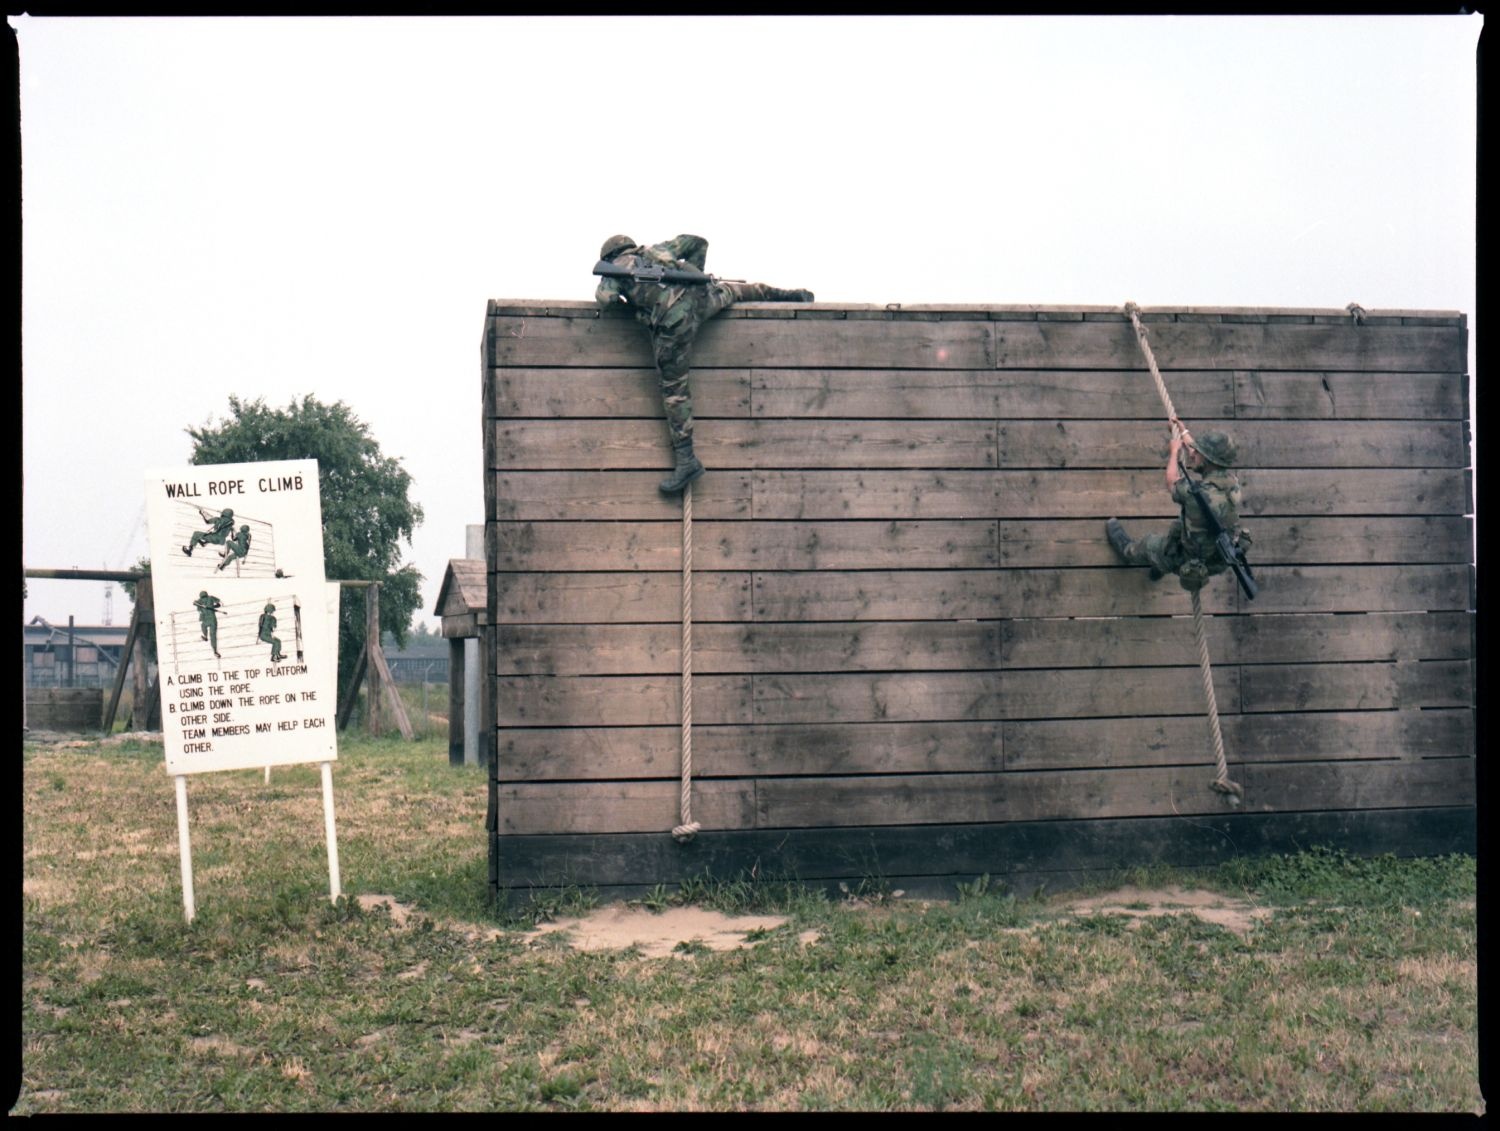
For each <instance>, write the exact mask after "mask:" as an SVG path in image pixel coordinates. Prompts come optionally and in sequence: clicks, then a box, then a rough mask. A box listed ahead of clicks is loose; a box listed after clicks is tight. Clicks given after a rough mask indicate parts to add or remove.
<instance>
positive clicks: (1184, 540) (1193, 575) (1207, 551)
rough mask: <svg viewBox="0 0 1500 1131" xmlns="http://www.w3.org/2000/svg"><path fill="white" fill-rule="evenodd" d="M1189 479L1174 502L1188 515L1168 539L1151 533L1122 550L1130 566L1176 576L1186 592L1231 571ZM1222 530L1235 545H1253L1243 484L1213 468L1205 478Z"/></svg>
mask: <svg viewBox="0 0 1500 1131" xmlns="http://www.w3.org/2000/svg"><path fill="white" fill-rule="evenodd" d="M1188 474H1191V473H1186V474H1184V475H1183V476H1182V478H1180V479H1178V480H1177V482H1176V483H1175V484H1174V485H1173V487H1172V499H1173V500H1174V501H1175V502H1176V503H1177V505H1178V506H1180V507H1181V508H1182V516H1181V517H1180V518H1178V519H1177V521H1176V522H1174V523H1172V525H1171V526H1169V527H1168V528H1167V530H1166V532H1165V533H1163V534H1147V535H1146V536H1145V537H1144V538H1138V539H1136V540H1135V541H1134V542H1132V543H1130V544H1129V545H1128V546H1126V547H1125V548H1124V549H1123V550H1122V551H1121V556H1122V557H1123V558H1124V559H1125V561H1126V562H1127V563H1129V564H1130V565H1138V566H1150V567H1151V569H1152V570H1153V571H1154V574H1157V575H1163V574H1168V573H1175V574H1177V576H1178V580H1179V581H1181V583H1182V587H1183V588H1184V589H1188V590H1192V589H1201V588H1202V587H1203V585H1204V583H1205V582H1207V581H1208V579H1209V578H1210V577H1214V576H1216V575H1218V574H1221V573H1223V572H1224V571H1225V570H1227V569H1228V568H1229V563H1228V562H1226V561H1225V560H1224V559H1223V557H1222V556H1221V555H1220V554H1219V549H1218V547H1217V546H1216V545H1215V539H1214V536H1213V534H1212V533H1210V532H1209V529H1208V523H1207V521H1206V520H1205V519H1204V517H1203V512H1202V510H1201V509H1200V508H1199V506H1198V501H1197V500H1196V499H1194V498H1193V494H1192V491H1191V490H1190V489H1189V487H1188V478H1187V476H1188ZM1199 482H1200V483H1201V484H1202V485H1203V489H1204V493H1205V494H1206V495H1207V496H1208V502H1209V505H1210V507H1211V508H1212V509H1213V512H1214V516H1215V517H1216V518H1217V519H1218V520H1219V525H1220V526H1222V527H1223V528H1224V529H1225V530H1227V531H1229V532H1230V537H1232V538H1233V539H1234V540H1235V542H1237V543H1239V544H1240V545H1241V546H1248V545H1249V543H1250V536H1249V534H1248V533H1246V532H1245V530H1244V528H1243V527H1241V526H1240V524H1239V522H1240V511H1239V507H1240V481H1239V478H1238V477H1237V476H1236V475H1235V474H1234V473H1233V472H1232V471H1229V470H1228V469H1227V468H1223V467H1213V468H1211V469H1209V470H1208V471H1207V472H1205V473H1204V474H1203V476H1202V477H1201V478H1200V479H1199Z"/></svg>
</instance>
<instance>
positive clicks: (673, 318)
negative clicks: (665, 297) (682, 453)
mask: <svg viewBox="0 0 1500 1131" xmlns="http://www.w3.org/2000/svg"><path fill="white" fill-rule="evenodd" d="M785 294H786V292H785V291H783V290H781V289H779V288H777V287H771V286H767V285H766V284H765V283H722V282H721V283H710V284H708V285H707V286H705V287H703V288H702V289H699V288H697V287H694V288H692V289H690V290H689V291H688V293H687V297H686V298H685V299H684V300H683V301H682V302H681V303H679V304H678V305H677V306H676V307H673V308H672V309H670V310H668V311H667V312H666V313H665V314H664V315H663V316H662V317H661V318H660V319H659V320H658V321H655V322H650V323H647V327H648V328H649V329H650V331H651V351H652V354H653V356H654V358H655V361H656V375H657V383H658V385H659V386H660V388H661V406H662V411H663V413H665V414H666V418H667V428H668V430H669V431H670V432H671V433H672V442H673V443H674V444H675V443H680V442H682V441H684V440H691V439H692V438H693V391H692V388H691V387H690V385H689V383H688V371H689V369H690V368H691V366H692V352H693V342H694V341H695V340H696V339H697V337H698V331H699V330H700V329H701V328H702V327H703V324H704V323H705V322H707V321H708V320H709V319H710V318H712V317H713V316H714V315H715V314H718V313H719V312H720V311H722V310H726V309H728V308H729V307H731V306H733V305H734V304H735V303H737V302H766V301H776V300H778V299H779V298H780V297H781V296H783V295H785Z"/></svg>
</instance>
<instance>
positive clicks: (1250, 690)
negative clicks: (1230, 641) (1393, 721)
mask: <svg viewBox="0 0 1500 1131" xmlns="http://www.w3.org/2000/svg"><path fill="white" fill-rule="evenodd" d="M1240 679H1241V686H1242V689H1243V692H1242V693H1243V696H1244V699H1243V703H1242V710H1244V711H1246V712H1251V711H1341V710H1378V709H1382V708H1412V707H1468V706H1471V705H1473V703H1474V667H1473V664H1472V663H1470V662H1469V661H1467V660H1430V661H1425V662H1424V661H1415V660H1413V661H1396V662H1393V663H1362V664H1306V665H1303V664H1290V665H1279V664H1269V665H1265V666H1255V665H1251V666H1246V667H1243V668H1241V669H1240Z"/></svg>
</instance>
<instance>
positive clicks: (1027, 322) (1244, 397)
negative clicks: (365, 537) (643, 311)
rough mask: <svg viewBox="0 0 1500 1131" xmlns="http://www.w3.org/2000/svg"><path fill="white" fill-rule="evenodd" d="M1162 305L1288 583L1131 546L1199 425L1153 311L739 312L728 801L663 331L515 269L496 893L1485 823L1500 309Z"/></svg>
mask: <svg viewBox="0 0 1500 1131" xmlns="http://www.w3.org/2000/svg"><path fill="white" fill-rule="evenodd" d="M1359 313H1360V315H1361V317H1360V318H1358V319H1357V318H1356V317H1355V316H1354V315H1352V314H1351V313H1349V312H1348V311H1343V310H1287V309H1274V310H1262V309H1256V310H1250V309H1243V308H1235V309H1217V308H1215V309H1204V308H1174V309H1161V308H1148V309H1147V310H1146V312H1145V314H1144V319H1143V320H1144V323H1145V325H1146V327H1147V329H1148V330H1149V333H1150V337H1151V342H1152V346H1153V349H1154V351H1155V355H1156V358H1157V361H1158V363H1159V364H1160V366H1161V368H1162V372H1163V376H1164V378H1165V380H1166V382H1167V384H1168V386H1169V387H1170V389H1171V393H1172V397H1173V400H1174V401H1175V404H1176V407H1177V410H1178V412H1179V413H1180V414H1181V415H1182V417H1183V419H1184V420H1186V421H1187V422H1188V424H1189V425H1190V426H1191V427H1193V428H1194V429H1203V428H1208V427H1222V428H1225V429H1227V430H1229V431H1231V432H1233V433H1234V435H1235V437H1236V439H1237V440H1238V442H1239V446H1240V450H1241V452H1242V458H1241V464H1242V469H1241V471H1240V477H1241V481H1242V483H1243V485H1244V491H1245V508H1244V511H1243V518H1244V520H1245V521H1246V523H1247V525H1248V526H1249V528H1250V529H1251V531H1252V533H1253V535H1254V538H1255V542H1254V550H1253V554H1252V561H1253V563H1254V565H1255V567H1256V572H1257V576H1258V577H1259V579H1260V580H1261V582H1262V584H1263V591H1262V594H1261V596H1260V598H1259V599H1258V600H1256V601H1255V602H1254V603H1253V604H1252V603H1250V602H1247V601H1245V600H1244V599H1243V598H1242V597H1241V596H1240V595H1239V594H1238V592H1237V591H1236V588H1235V586H1234V583H1233V580H1232V578H1230V577H1229V575H1225V576H1224V577H1221V578H1217V579H1215V580H1214V582H1213V583H1212V584H1211V585H1210V587H1209V588H1208V589H1206V590H1205V591H1204V607H1205V611H1206V612H1208V613H1209V614H1211V618H1210V620H1209V622H1208V628H1209V642H1210V649H1211V653H1212V656H1213V661H1214V676H1215V690H1216V696H1217V700H1218V705H1219V711H1220V714H1221V718H1222V722H1223V730H1224V739H1225V743H1226V747H1227V751H1228V759H1229V763H1230V769H1231V774H1232V776H1233V778H1234V779H1235V780H1236V781H1238V782H1240V783H1241V784H1242V785H1243V786H1244V790H1245V805H1244V807H1243V808H1242V809H1240V810H1238V811H1232V810H1229V809H1228V808H1227V807H1226V805H1225V803H1224V801H1223V799H1222V798H1221V797H1220V796H1219V795H1217V794H1215V793H1214V792H1212V791H1211V790H1210V789H1209V788H1208V781H1209V779H1210V778H1211V776H1212V773H1213V770H1212V754H1211V752H1210V751H1209V749H1208V742H1207V738H1206V734H1205V725H1206V724H1205V721H1204V715H1203V712H1204V704H1203V693H1202V686H1201V684H1200V681H1199V678H1198V671H1197V667H1196V653H1195V648H1194V637H1193V629H1192V621H1191V617H1190V615H1189V608H1190V605H1189V599H1188V595H1187V594H1186V593H1185V592H1184V591H1183V590H1182V589H1181V588H1180V587H1179V586H1178V585H1177V584H1176V582H1175V580H1174V579H1171V578H1168V579H1166V580H1165V581H1162V582H1158V583H1153V582H1151V581H1150V580H1149V578H1148V577H1147V575H1146V571H1144V570H1140V569H1129V568H1125V567H1122V566H1120V565H1118V564H1117V562H1116V560H1115V559H1114V557H1113V554H1112V552H1111V550H1110V547H1109V545H1108V544H1107V542H1106V541H1105V538H1104V530H1103V528H1104V520H1105V519H1106V518H1108V517H1111V516H1117V517H1119V518H1120V519H1121V521H1122V522H1124V523H1125V525H1126V527H1127V529H1128V530H1129V531H1130V532H1131V533H1132V534H1142V533H1146V532H1148V531H1150V530H1154V529H1161V528H1163V527H1165V526H1166V524H1167V523H1168V522H1169V521H1170V520H1171V519H1172V518H1173V517H1174V515H1175V509H1174V507H1173V505H1172V503H1171V501H1170V499H1169V498H1168V496H1167V493H1166V491H1165V489H1164V482H1163V476H1162V469H1163V466H1164V463H1165V454H1166V440H1167V428H1166V424H1165V421H1164V420H1163V419H1162V418H1161V405H1160V401H1159V399H1158V397H1157V394H1156V391H1155V389H1154V388H1153V385H1152V381H1151V378H1150V375H1149V373H1148V372H1147V369H1146V366H1145V363H1144V362H1143V360H1142V357H1141V354H1140V351H1139V346H1138V343H1137V342H1136V339H1135V335H1134V333H1133V331H1132V329H1131V326H1130V323H1129V321H1128V319H1127V318H1126V317H1125V315H1124V314H1123V313H1122V311H1121V310H1120V309H1118V308H1101V307H1066V308H1063V307H1015V306H1004V307H1002V306H961V307H960V306H934V307H918V308H912V307H906V308H889V309H888V308H884V307H869V306H847V305H829V304H818V305H810V306H801V305H784V304H746V305H743V306H739V307H735V308H732V309H731V310H730V311H728V312H726V313H725V314H724V315H722V316H720V318H718V319H716V320H715V321H714V322H713V323H711V324H709V325H708V326H707V327H705V329H704V330H703V332H702V333H701V335H700V337H699V340H698V346H697V349H696V352H695V357H694V372H693V386H694V396H695V404H696V410H697V421H698V427H697V433H696V438H697V448H698V454H699V455H700V456H701V458H702V459H703V461H704V463H705V464H706V465H707V467H708V468H709V473H708V475H706V476H705V477H704V478H703V479H702V480H700V481H699V483H698V484H697V485H696V487H695V495H694V513H695V519H696V527H695V534H694V547H695V549H694V555H695V556H694V565H695V576H694V585H695V594H696V596H695V598H694V620H695V625H696V627H695V631H696V634H697V635H696V643H695V647H694V657H693V669H694V673H695V675H694V679H695V684H694V687H695V691H694V703H695V718H694V749H695V755H694V781H693V795H692V796H693V813H694V817H695V818H696V819H697V820H698V821H699V822H701V824H702V826H703V831H702V832H701V833H700V834H699V835H698V837H697V838H696V839H695V840H694V841H692V842H691V843H689V844H686V845H682V844H678V843H676V842H675V841H674V840H673V839H672V837H671V836H670V835H669V830H670V829H671V828H672V827H673V825H674V824H675V823H676V821H677V811H678V788H679V787H678V781H677V773H678V753H677V751H678V726H677V720H678V710H679V695H680V686H679V684H680V677H679V675H678V672H679V670H680V669H679V661H680V656H679V643H678V641H679V625H678V618H679V615H680V580H679V574H678V569H679V561H680V537H681V533H680V504H679V502H678V501H677V500H674V499H666V498H663V497H662V496H661V495H659V494H658V493H657V491H656V486H655V485H656V481H657V479H658V478H659V477H660V475H661V473H662V471H663V469H665V468H666V467H667V465H668V448H667V444H666V432H665V426H664V424H663V423H662V419H661V410H660V403H659V398H658V393H657V389H656V381H655V373H654V370H653V369H652V368H651V358H650V352H649V349H648V346H647V342H646V337H645V334H644V332H643V331H642V330H641V329H640V328H639V327H638V326H636V325H635V324H634V323H633V322H632V321H631V320H630V319H629V318H628V317H623V316H617V315H614V314H601V313H600V312H599V311H597V310H596V309H595V308H594V307H593V305H592V304H589V303H581V302H551V303H542V302H532V301H525V300H495V301H492V302H491V303H490V304H489V308H488V312H487V317H486V324H485V334H484V339H483V345H482V370H483V396H484V400H483V403H484V447H485V468H486V471H485V508H486V511H485V517H486V524H487V525H486V545H487V586H488V605H489V608H488V620H489V624H488V625H487V626H485V627H484V630H483V631H484V648H483V650H484V653H485V656H486V665H487V679H486V688H487V689H488V691H489V692H490V693H491V694H490V702H489V703H487V704H486V706H485V715H484V718H485V720H486V721H485V725H486V726H487V727H488V728H489V729H490V730H491V731H492V733H493V734H494V757H493V758H492V760H491V764H490V765H491V770H490V806H489V817H488V822H487V824H488V830H487V835H488V838H489V846H490V883H491V888H492V891H493V892H494V893H495V894H496V895H499V896H505V895H508V894H509V893H513V892H516V891H520V890H525V889H527V888H529V887H534V886H550V885H559V884H587V885H592V886H595V887H597V888H598V889H600V890H601V892H606V893H612V894H632V893H635V892H639V891H641V890H644V889H646V888H649V887H651V886H653V885H655V884H657V883H668V884H671V883H676V882H679V881H681V880H682V879H685V878H688V877H691V876H700V875H702V874H703V873H704V872H705V871H708V872H709V873H712V874H714V875H718V876H721V877H726V878H728V877H733V876H735V875H738V874H741V873H750V872H753V873H754V874H756V875H759V876H783V877H787V878H795V879H798V880H801V881H803V882H808V883H825V884H828V885H830V886H831V885H834V884H836V883H839V882H843V883H846V884H849V883H854V882H858V881H861V880H868V879H871V878H878V879H880V880H882V881H884V882H888V883H890V884H892V885H893V886H899V887H903V888H905V889H907V890H909V891H911V890H931V891H936V892H942V891H946V892H948V893H951V892H952V890H953V884H954V882H955V881H960V880H966V879H969V878H972V877H973V876H975V875H977V874H981V873H989V874H990V875H992V876H995V877H1000V878H1004V879H1006V880H1007V881H1008V882H1010V883H1012V884H1013V885H1014V886H1016V887H1018V888H1022V887H1025V886H1027V885H1028V884H1031V883H1036V882H1041V881H1042V880H1047V879H1050V880H1052V881H1054V882H1057V881H1059V880H1061V879H1063V878H1065V877H1068V876H1072V875H1076V874H1078V873H1082V872H1088V871H1091V870H1094V869H1099V868H1109V867H1116V866H1119V865H1121V864H1126V863H1149V862H1153V861H1162V862H1170V863H1177V864H1190V863H1209V862H1212V861H1214V860H1218V859H1223V858H1225V856H1226V855H1232V854H1234V853H1237V852H1252V851H1258V850H1269V849H1278V850H1281V849H1292V848H1295V847H1297V846H1303V847H1306V846H1308V845H1309V844H1314V843H1325V844H1335V845H1339V846H1342V847H1344V848H1346V849H1348V850H1349V851H1352V852H1368V851H1396V852H1400V853H1404V854H1424V853H1430V852H1447V851H1462V850H1472V847H1473V842H1474V770H1475V765H1474V758H1475V743H1474V707H1475V699H1474V639H1473V623H1474V617H1473V610H1474V591H1473V565H1472V563H1473V540H1472V518H1471V515H1472V502H1471V500H1472V483H1471V478H1470V476H1471V472H1470V470H1469V469H1470V463H1471V460H1470V451H1471V447H1470V434H1469V424H1468V420H1469V410H1468V379H1467V375H1466V368H1467V363H1466V357H1467V327H1466V319H1465V317H1464V315H1462V314H1456V313H1448V312H1431V311H1378V310H1377V311H1370V312H1368V313H1365V312H1359Z"/></svg>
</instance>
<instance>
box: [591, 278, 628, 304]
mask: <svg viewBox="0 0 1500 1131" xmlns="http://www.w3.org/2000/svg"><path fill="white" fill-rule="evenodd" d="M594 301H595V302H597V303H598V304H599V305H600V306H606V307H607V306H618V305H619V304H620V303H622V302H624V301H625V296H624V295H623V294H622V293H621V292H620V280H619V279H615V278H611V277H609V276H605V277H604V278H601V279H600V280H599V285H598V286H597V287H595V288H594Z"/></svg>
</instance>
